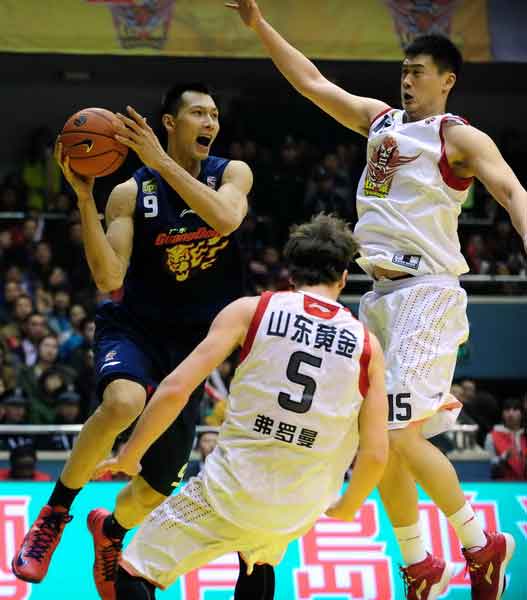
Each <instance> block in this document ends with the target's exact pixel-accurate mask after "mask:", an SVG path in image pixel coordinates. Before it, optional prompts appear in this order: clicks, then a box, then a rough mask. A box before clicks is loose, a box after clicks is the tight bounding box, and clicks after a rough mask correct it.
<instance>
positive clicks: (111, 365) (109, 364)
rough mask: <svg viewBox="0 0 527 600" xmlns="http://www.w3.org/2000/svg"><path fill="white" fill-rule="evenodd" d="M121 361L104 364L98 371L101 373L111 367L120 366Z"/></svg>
mask: <svg viewBox="0 0 527 600" xmlns="http://www.w3.org/2000/svg"><path fill="white" fill-rule="evenodd" d="M120 364H121V361H120V360H111V361H110V362H105V363H104V364H103V366H102V367H101V368H100V369H99V372H100V371H102V370H103V369H106V367H113V366H114V365H120Z"/></svg>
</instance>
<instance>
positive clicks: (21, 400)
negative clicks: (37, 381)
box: [0, 389, 32, 450]
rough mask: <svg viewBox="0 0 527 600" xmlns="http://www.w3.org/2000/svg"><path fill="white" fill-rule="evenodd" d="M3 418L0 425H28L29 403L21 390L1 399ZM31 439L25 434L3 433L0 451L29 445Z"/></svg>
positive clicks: (0, 440) (0, 438) (0, 437)
mask: <svg viewBox="0 0 527 600" xmlns="http://www.w3.org/2000/svg"><path fill="white" fill-rule="evenodd" d="M2 408H3V417H2V420H1V421H0V423H1V424H2V425H27V424H29V410H28V409H29V403H28V399H27V398H26V397H25V396H24V394H23V392H22V390H20V389H17V390H15V391H14V392H11V393H9V392H8V393H7V394H5V395H4V396H3V399H2ZM31 442H32V438H31V436H29V435H27V434H19V433H3V434H0V449H2V450H8V449H12V448H15V447H16V446H20V445H23V444H27V443H31Z"/></svg>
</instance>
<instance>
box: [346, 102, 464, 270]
mask: <svg viewBox="0 0 527 600" xmlns="http://www.w3.org/2000/svg"><path fill="white" fill-rule="evenodd" d="M404 115H405V112H404V111H403V110H396V109H388V110H386V111H384V112H382V113H381V114H380V115H378V116H377V117H375V119H374V120H373V122H372V124H371V127H370V131H369V136H368V152H367V158H368V164H367V165H366V168H365V170H364V173H363V174H362V177H361V179H360V182H359V186H358V188H357V212H358V216H359V220H358V223H357V225H356V227H355V235H356V237H357V239H358V241H359V243H360V245H361V257H360V258H359V259H358V261H357V262H358V264H359V265H360V266H361V267H362V269H364V271H366V272H367V273H369V274H371V273H372V270H373V268H374V267H376V266H379V267H383V268H386V269H391V270H397V271H405V272H407V273H411V274H413V275H424V274H439V273H450V274H453V275H456V276H459V275H461V274H462V273H466V272H467V271H468V270H469V269H468V265H467V263H466V261H465V259H464V257H463V255H462V254H461V249H460V245H459V238H458V234H457V226H458V216H459V213H460V212H461V205H462V204H463V202H464V201H465V199H466V197H467V194H468V188H469V187H470V184H471V182H472V178H467V179H462V178H459V177H457V176H456V175H454V173H453V172H452V169H451V168H450V166H449V164H448V161H447V157H446V154H445V149H444V137H443V128H444V126H445V124H446V123H457V124H459V125H466V124H467V122H466V121H465V120H464V119H462V118H461V117H458V116H456V115H452V114H444V115H437V116H433V117H428V118H426V119H422V120H421V121H414V122H405V121H404Z"/></svg>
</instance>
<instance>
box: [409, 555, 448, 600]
mask: <svg viewBox="0 0 527 600" xmlns="http://www.w3.org/2000/svg"><path fill="white" fill-rule="evenodd" d="M401 574H402V576H403V581H404V586H405V596H406V600H435V598H437V597H438V596H440V595H441V594H442V593H443V592H444V591H445V590H446V588H447V587H448V584H449V582H450V580H451V579H452V577H453V576H454V565H453V564H451V563H447V562H445V561H444V560H443V559H442V558H438V557H436V556H432V555H431V554H427V556H426V558H425V559H424V560H422V561H421V562H419V563H416V564H415V565H410V566H409V567H401Z"/></svg>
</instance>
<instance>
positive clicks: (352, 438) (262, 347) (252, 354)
mask: <svg viewBox="0 0 527 600" xmlns="http://www.w3.org/2000/svg"><path fill="white" fill-rule="evenodd" d="M369 359H370V342H369V334H368V333H367V330H366V329H365V328H364V326H363V325H362V324H361V323H359V321H358V320H357V319H355V318H354V317H353V315H352V314H351V313H350V312H349V310H348V309H347V308H345V307H344V306H342V305H341V304H339V303H337V302H332V301H331V300H329V299H327V298H324V297H322V296H319V295H315V294H310V293H304V292H276V293H271V292H266V293H264V294H262V296H261V298H260V301H259V304H258V308H257V310H256V312H255V315H254V317H253V320H252V323H251V326H250V328H249V331H248V334H247V338H246V340H245V345H244V347H243V349H242V354H241V360H240V364H239V366H238V368H237V369H236V372H235V374H234V377H233V379H232V382H231V386H230V394H229V400H228V410H227V416H226V420H225V422H224V423H223V425H222V427H221V430H220V435H219V439H218V444H217V447H216V448H215V449H214V451H213V452H212V453H211V454H210V455H209V456H208V457H207V460H206V463H205V468H204V470H203V471H202V477H203V483H204V487H205V490H206V494H207V498H208V500H209V501H210V503H211V505H212V506H213V508H214V509H215V510H216V511H217V512H218V513H219V514H220V515H222V516H223V517H224V518H226V519H228V520H229V521H231V522H233V523H235V524H236V525H238V526H240V527H250V528H251V529H252V530H254V529H255V528H256V529H257V528H261V529H262V530H266V531H268V532H269V531H274V532H277V533H291V532H294V531H298V530H301V529H302V528H304V527H306V526H311V524H312V523H313V522H314V520H316V519H317V518H318V517H319V516H320V514H321V513H322V512H323V511H324V510H325V509H326V508H327V507H328V506H329V505H330V504H331V503H332V502H333V501H334V500H335V499H336V498H337V496H338V493H339V491H340V488H341V486H342V481H343V477H344V473H345V471H346V469H347V468H348V467H349V465H350V464H351V462H352V460H353V458H354V456H355V453H356V451H357V446H358V442H359V435H358V415H359V410H360V407H361V404H362V401H363V398H364V396H365V394H366V393H367V389H368V364H369ZM240 550H243V549H242V548H241V549H240Z"/></svg>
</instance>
